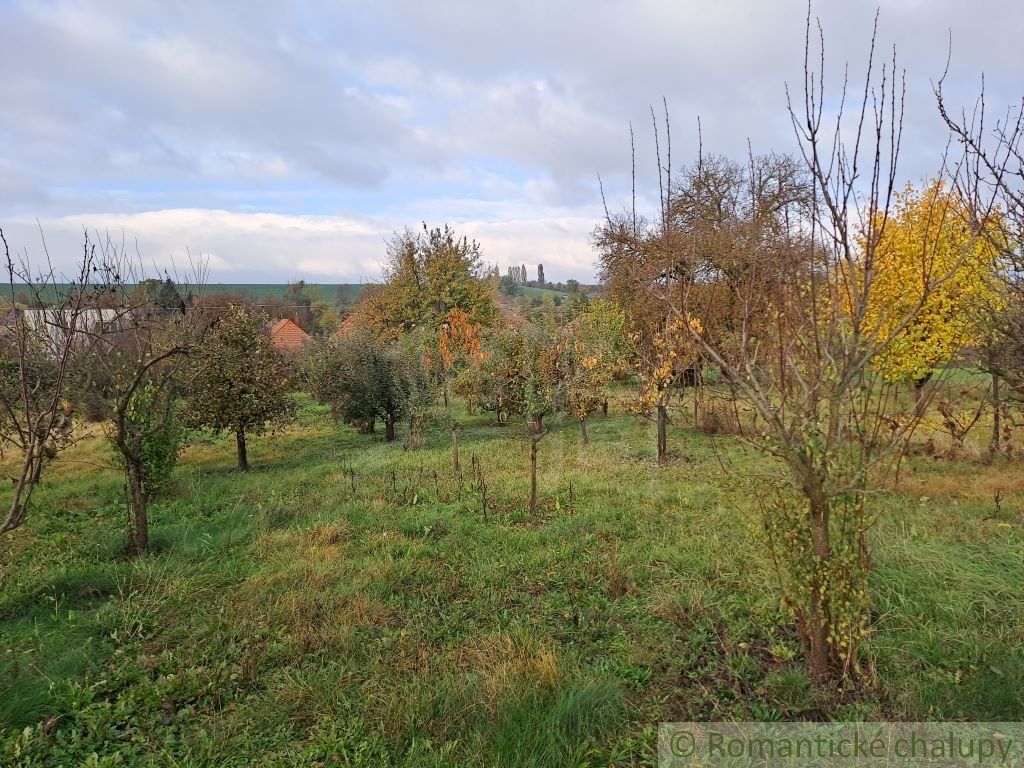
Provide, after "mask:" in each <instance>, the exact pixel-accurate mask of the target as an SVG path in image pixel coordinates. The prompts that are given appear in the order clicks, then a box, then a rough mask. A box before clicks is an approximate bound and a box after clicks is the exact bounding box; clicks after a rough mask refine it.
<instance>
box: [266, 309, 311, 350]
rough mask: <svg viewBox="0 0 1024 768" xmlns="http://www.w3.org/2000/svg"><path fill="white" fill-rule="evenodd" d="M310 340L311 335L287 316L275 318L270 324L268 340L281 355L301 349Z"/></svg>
mask: <svg viewBox="0 0 1024 768" xmlns="http://www.w3.org/2000/svg"><path fill="white" fill-rule="evenodd" d="M312 340H313V337H312V336H310V335H309V334H308V333H306V332H305V331H304V330H302V329H301V328H299V326H298V325H296V324H295V323H294V322H293V321H291V320H289V319H288V318H287V317H283V318H281V319H280V320H275V321H274V322H273V323H272V324H271V326H270V342H271V343H272V344H273V345H274V349H276V350H277V351H278V352H280V353H281V354H283V355H290V354H295V353H297V352H299V351H301V350H302V348H303V347H304V346H306V344H308V343H309V342H310V341H312Z"/></svg>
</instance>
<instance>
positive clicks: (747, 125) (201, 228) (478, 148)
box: [0, 0, 1024, 281]
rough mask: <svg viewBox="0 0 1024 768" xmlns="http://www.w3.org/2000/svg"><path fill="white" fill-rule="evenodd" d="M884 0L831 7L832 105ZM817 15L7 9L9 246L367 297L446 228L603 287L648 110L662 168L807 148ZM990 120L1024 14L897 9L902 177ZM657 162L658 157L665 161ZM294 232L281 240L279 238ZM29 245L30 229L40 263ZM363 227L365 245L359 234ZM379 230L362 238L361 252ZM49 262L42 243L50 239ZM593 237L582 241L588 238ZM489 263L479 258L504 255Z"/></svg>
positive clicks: (731, 6)
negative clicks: (354, 287) (799, 133)
mask: <svg viewBox="0 0 1024 768" xmlns="http://www.w3.org/2000/svg"><path fill="white" fill-rule="evenodd" d="M876 4H877V2H876V0H851V2H847V3H833V2H826V1H825V0H818V2H817V3H815V6H814V11H815V13H818V14H820V16H821V22H822V26H823V30H824V34H825V39H826V56H827V81H826V85H827V86H828V87H829V89H830V91H829V93H830V94H831V96H832V101H831V102H830V103H833V104H834V103H835V96H836V95H837V90H836V89H837V88H838V87H839V86H840V85H841V83H842V79H843V68H844V65H845V63H846V62H850V64H851V67H850V78H851V80H850V82H851V87H854V86H856V85H857V84H859V78H860V77H861V76H862V70H863V63H864V60H865V56H866V53H867V49H868V44H869V41H870V35H871V30H872V26H873V23H874V14H875V9H876ZM805 12H806V5H805V2H804V0H777V1H776V2H771V3H767V2H759V1H758V0H734V1H733V2H727V3H726V2H723V3H706V2H699V1H698V0H680V1H679V2H673V3H665V2H660V1H659V0H632V1H631V2H626V0H609V2H601V3H593V2H584V0H566V2H560V3H556V4H551V3H539V2H525V3H516V4H511V5H506V6H501V7H497V6H494V5H492V4H487V3H479V2H474V1H473V0H447V1H446V2H442V3H431V4H423V3H414V2H411V0H408V1H403V2H398V1H395V2H391V1H389V0H380V2H375V3H373V4H355V3H351V2H340V3H335V4H319V3H305V2H299V1H298V0H295V1H294V2H270V1H269V0H263V1H262V2H261V1H259V0H224V2H218V3H200V2H184V3H162V2H157V1H156V0H47V1H46V2H38V1H36V0H11V1H10V2H7V3H2V4H0V49H2V50H3V51H4V55H5V61H6V62H7V63H6V65H5V66H4V67H3V68H0V104H3V105H4V109H5V119H3V120H0V224H3V225H5V227H6V228H8V229H10V228H11V227H16V228H18V231H19V233H21V232H22V229H23V227H24V224H25V222H32V221H33V219H34V218H35V217H39V218H40V219H42V220H43V222H44V224H45V225H46V228H47V229H51V228H52V229H54V230H55V231H58V230H59V231H60V232H65V231H69V232H71V233H72V234H73V235H75V237H73V238H71V239H72V240H74V239H76V238H77V236H78V235H79V234H80V232H78V229H77V228H80V227H81V226H83V225H87V226H89V227H90V228H96V227H99V228H106V227H113V228H114V229H115V230H118V231H119V230H120V229H121V228H124V229H125V230H126V231H131V232H132V233H133V234H134V235H135V236H137V237H138V238H139V241H140V244H141V247H142V248H143V250H144V251H145V252H146V253H153V254H175V253H177V254H180V253H181V252H182V250H183V248H184V246H185V244H190V245H191V246H193V247H194V248H197V249H199V248H201V249H203V250H205V251H206V252H209V253H211V254H215V255H216V256H217V258H218V259H220V260H221V261H220V262H219V264H220V269H222V270H224V271H225V272H228V271H230V273H231V274H232V275H233V276H234V275H237V276H242V277H245V278H246V279H251V280H257V279H264V280H275V281H277V280H282V279H286V278H288V277H292V278H294V277H300V276H303V275H302V274H295V273H296V272H301V271H303V270H305V271H306V274H308V276H309V277H311V278H317V279H324V278H327V277H330V276H334V277H337V278H339V279H340V278H344V279H357V278H358V277H359V276H364V275H366V276H369V275H371V274H372V275H375V274H376V260H377V259H378V258H380V256H381V254H382V253H383V245H382V241H383V240H384V239H385V238H386V237H387V235H388V233H389V232H390V231H391V230H392V229H395V228H401V227H402V226H405V225H409V224H412V225H415V224H417V222H418V221H420V220H423V219H427V220H428V221H429V222H430V223H432V224H433V223H441V222H443V221H446V220H448V221H455V222H458V223H459V224H460V226H465V227H467V228H470V227H473V228H475V229H473V232H474V233H478V236H479V237H480V239H481V240H482V242H483V245H484V247H485V249H488V250H489V251H490V252H493V254H494V255H495V256H496V257H498V258H500V259H501V260H502V261H504V259H506V258H508V259H510V260H517V263H518V262H521V261H523V260H525V261H527V263H528V264H529V263H531V262H530V261H529V257H527V258H519V257H518V256H517V254H519V253H523V254H535V256H534V258H535V260H537V261H544V263H545V267H546V271H547V273H548V274H549V275H551V276H552V277H555V276H557V274H558V273H557V270H565V273H564V275H561V276H564V277H570V276H574V275H576V276H580V277H586V276H588V275H590V274H592V260H593V258H592V254H590V252H589V249H588V247H587V245H586V234H587V233H589V231H590V229H591V227H592V223H593V222H594V221H595V220H596V219H597V217H599V215H600V204H601V199H600V192H599V190H598V186H597V174H598V173H600V174H601V176H602V179H603V181H604V184H605V190H606V193H607V195H608V200H609V203H610V204H611V205H612V206H613V207H619V206H621V205H623V204H625V203H626V202H628V200H629V196H630V183H631V181H630V180H631V155H630V143H629V142H630V137H629V128H630V125H632V126H633V128H634V133H635V142H636V161H637V178H638V183H639V187H640V190H639V191H640V194H641V198H642V199H643V198H644V197H645V196H649V195H650V194H651V192H652V186H653V185H654V183H655V182H654V179H655V173H656V170H655V153H654V146H653V138H652V131H651V114H650V106H651V105H652V104H653V105H655V107H656V109H657V111H658V112H659V114H660V111H661V103H662V99H663V98H664V100H665V101H666V102H667V104H668V106H669V108H670V111H671V118H672V125H673V146H672V160H673V166H674V167H675V168H678V167H679V166H680V165H681V164H682V163H683V162H687V161H688V160H690V159H692V158H693V156H694V153H695V151H696V144H697V131H696V125H697V118H698V117H700V120H701V126H702V130H703V140H704V148H705V150H708V151H712V152H721V153H725V154H731V155H734V156H735V155H743V154H745V153H746V151H747V145H748V144H747V142H748V140H749V142H750V144H751V145H752V146H753V148H754V150H755V151H759V152H760V151H767V150H769V149H776V150H781V151H792V150H793V149H794V139H793V131H792V127H791V125H790V122H789V118H788V115H787V114H786V110H785V90H784V88H785V83H787V82H789V83H791V84H793V85H794V86H796V87H799V86H800V85H801V84H802V82H803V81H802V78H803V72H802V66H803V41H804V31H805V27H804V20H805V18H804V17H805ZM950 30H952V62H951V63H952V66H951V70H950V76H949V80H948V93H949V95H950V97H951V100H952V102H953V104H954V105H959V104H970V103H972V102H973V99H974V98H975V96H976V94H977V91H978V88H979V85H980V74H981V72H982V71H986V72H987V78H986V85H987V89H988V96H989V104H990V105H991V106H992V108H994V109H997V110H999V109H1001V108H1002V107H1003V106H1004V105H1006V104H1011V103H1017V102H1018V101H1019V99H1020V97H1021V83H1022V82H1024V60H1022V59H1021V57H1020V48H1019V41H1020V39H1022V38H1024V4H1022V3H1020V1H1019V0H978V2H975V3H970V4H968V3H963V2H961V1H960V0H929V1H928V2H927V3H925V2H924V0H882V1H881V8H880V18H879V39H878V54H879V61H881V60H882V59H885V60H888V57H889V55H890V51H891V47H892V46H893V45H895V47H896V49H897V58H898V66H899V67H900V68H901V69H905V71H906V76H907V114H906V120H905V130H904V151H903V154H902V160H903V164H902V168H901V175H902V176H903V177H904V178H906V179H911V180H917V179H920V178H922V177H924V176H927V175H929V174H931V173H934V172H935V170H936V169H937V167H938V163H939V160H940V157H941V154H942V151H943V149H944V147H945V144H946V133H945V131H944V129H943V126H942V125H941V121H940V120H939V119H938V115H937V111H936V109H935V105H934V98H933V95H932V83H933V81H934V80H935V79H936V78H937V77H938V76H939V75H940V74H941V73H942V71H943V68H944V67H945V64H946V57H947V42H948V41H949V36H950ZM661 149H662V151H663V152H664V151H665V150H666V149H667V147H666V146H665V144H664V137H663V142H662V147H661ZM275 217H279V218H275ZM34 226H35V225H34V223H33V224H32V225H31V226H30V227H28V229H27V230H25V231H24V234H25V235H26V237H28V238H29V239H28V241H27V242H31V241H32V240H31V238H32V235H33V231H34ZM352 227H355V228H356V229H352ZM359 227H365V228H367V231H366V232H362V231H358V228H359ZM36 238H38V235H36ZM580 238H582V239H580ZM489 241H490V242H489Z"/></svg>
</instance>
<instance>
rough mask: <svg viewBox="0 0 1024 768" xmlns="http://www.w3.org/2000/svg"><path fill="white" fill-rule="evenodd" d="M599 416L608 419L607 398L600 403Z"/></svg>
mask: <svg viewBox="0 0 1024 768" xmlns="http://www.w3.org/2000/svg"><path fill="white" fill-rule="evenodd" d="M601 415H602V416H604V417H605V418H608V398H607V397H606V398H605V399H604V400H603V401H602V402H601Z"/></svg>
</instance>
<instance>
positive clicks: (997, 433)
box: [989, 373, 1003, 456]
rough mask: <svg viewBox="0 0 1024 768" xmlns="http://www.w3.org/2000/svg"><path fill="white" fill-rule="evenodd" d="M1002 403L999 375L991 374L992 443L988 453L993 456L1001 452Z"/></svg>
mask: <svg viewBox="0 0 1024 768" xmlns="http://www.w3.org/2000/svg"><path fill="white" fill-rule="evenodd" d="M1001 405H1002V403H1000V400H999V374H997V373H993V374H992V443H991V444H990V445H989V452H990V453H991V454H992V455H993V456H995V455H996V454H998V453H999V451H1001V450H1002V447H1003V445H1002V437H1003V436H1002V431H1003V415H1002V413H1000V412H999V409H1000V407H1001Z"/></svg>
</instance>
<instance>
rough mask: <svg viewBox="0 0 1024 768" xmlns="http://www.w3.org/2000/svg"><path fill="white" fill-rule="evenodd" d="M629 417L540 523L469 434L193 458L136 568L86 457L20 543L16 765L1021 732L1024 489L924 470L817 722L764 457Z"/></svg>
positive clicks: (559, 483)
mask: <svg viewBox="0 0 1024 768" xmlns="http://www.w3.org/2000/svg"><path fill="white" fill-rule="evenodd" d="M617 411H618V409H617V408H616V407H615V406H614V405H613V412H612V416H611V417H610V418H607V419H602V418H600V417H597V418H595V419H594V420H593V423H592V426H591V430H590V431H591V438H592V441H593V442H592V444H591V445H590V446H584V445H582V444H581V442H580V439H579V431H578V429H577V428H576V427H575V425H572V424H562V425H555V429H554V431H553V433H552V434H551V435H550V436H549V437H547V438H545V440H543V441H542V443H541V475H540V492H541V499H542V504H541V510H540V512H539V514H538V515H537V516H535V517H531V516H530V515H529V514H528V513H527V511H526V502H527V494H528V461H529V460H528V452H529V451H528V441H527V439H526V438H525V437H524V433H523V429H522V425H521V424H518V423H515V424H509V425H508V426H505V427H500V426H497V425H495V424H494V423H493V417H492V416H489V415H478V416H465V415H463V419H464V421H465V423H466V427H465V429H464V430H463V432H462V435H461V440H460V442H461V447H462V472H461V474H456V473H454V472H453V471H452V467H451V455H450V446H449V443H448V440H447V437H446V436H445V435H444V434H442V433H438V434H434V435H432V436H430V437H429V438H428V441H427V444H426V445H425V446H423V447H419V448H414V447H406V446H404V445H403V444H402V443H401V442H398V443H392V444H385V443H383V442H380V441H379V439H378V438H375V437H374V436H362V435H357V434H356V433H355V432H354V431H353V430H352V429H350V428H348V427H345V426H339V425H336V424H334V423H332V422H331V421H330V419H329V418H328V414H327V413H326V411H325V409H324V408H322V407H320V406H317V405H314V404H312V403H310V402H309V401H308V400H306V399H304V398H302V399H301V409H300V418H299V421H298V423H297V424H296V425H295V426H294V427H292V428H291V429H289V430H288V431H286V432H284V433H282V434H279V435H278V436H276V437H266V438H263V439H259V440H255V441H253V445H252V448H251V450H250V460H251V461H252V462H253V465H254V470H253V471H252V472H250V473H248V474H245V475H243V474H239V473H237V472H236V471H235V469H234V455H233V440H231V439H215V440H210V439H199V440H198V441H196V442H193V444H192V445H191V447H190V448H188V449H187V451H186V454H185V456H184V458H183V462H182V464H181V466H180V467H179V470H178V475H177V480H176V487H175V489H174V490H173V491H172V493H171V494H170V496H169V497H168V498H166V499H165V500H163V501H161V502H159V503H157V504H156V505H155V507H154V509H153V513H152V527H153V540H154V553H153V554H151V555H150V556H147V557H145V558H143V559H141V560H138V561H128V560H125V559H123V558H122V556H121V548H122V544H123V528H124V525H125V511H124V507H123V505H122V502H121V501H120V500H119V499H120V495H119V494H120V493H121V490H122V485H121V482H122V481H121V478H120V477H119V475H118V474H117V473H116V472H113V471H103V470H101V469H98V468H97V467H96V466H95V465H96V464H103V463H107V462H108V461H109V459H110V455H109V453H108V449H107V448H106V446H105V445H104V444H103V442H102V440H101V439H100V438H98V437H95V438H91V439H89V440H86V441H84V442H83V443H82V444H80V445H79V446H78V447H77V448H76V449H75V450H74V451H73V453H71V454H69V455H68V456H67V457H66V460H64V461H62V462H60V463H59V464H58V465H55V467H54V468H53V470H52V474H51V475H50V480H49V482H47V483H46V484H45V485H44V487H43V488H42V489H41V490H40V492H39V496H38V505H37V506H36V508H35V511H34V514H33V516H32V518H31V520H30V522H29V523H28V524H27V525H26V526H25V527H23V528H22V529H19V530H18V531H16V532H15V533H14V535H11V536H8V537H6V538H5V540H4V541H3V543H2V546H3V551H2V562H3V571H2V573H0V578H2V581H3V585H2V592H0V648H2V649H3V650H2V654H3V655H2V657H0V666H2V668H0V723H2V724H3V727H4V730H3V734H4V735H3V738H2V742H0V745H2V747H0V749H2V751H0V764H3V765H12V766H15V765H18V766H39V765H47V766H70V765H159V766H185V765H187V766H234V765H268V766H269V765H274V766H277V765H289V766H291V765H296V766H298V765H302V766H307V765H308V766H313V765H334V764H338V765H353V766H384V765H396V766H509V767H510V768H512V767H513V766H514V767H519V766H552V768H554V767H556V766H557V767H559V768H560V767H562V766H607V765H617V766H626V765H650V764H651V762H650V761H651V759H652V758H651V754H652V748H653V744H654V738H655V733H656V729H657V723H658V722H659V721H662V720H713V719H740V720H774V719H801V718H810V719H821V718H857V719H866V720H871V719H883V718H884V719H910V720H914V719H944V718H964V719H977V720H1016V719H1018V718H1019V717H1020V714H1021V712H1022V711H1024V647H1022V644H1024V638H1022V631H1024V630H1022V627H1024V624H1022V621H1021V619H1022V615H1024V614H1022V609H1024V535H1022V533H1024V532H1022V526H1021V508H1022V502H1024V483H1022V482H1021V480H1020V473H1019V472H1018V471H1016V470H1015V471H1014V472H1010V471H1008V470H1007V469H1006V468H1005V467H1006V466H1007V465H1002V466H1000V465H997V466H984V465H982V464H980V463H979V462H977V461H975V460H963V461H941V462H939V461H936V460H935V459H934V458H932V457H931V456H918V457H914V458H912V459H911V460H910V461H909V463H908V464H907V465H906V466H905V467H904V469H903V472H902V477H901V480H900V485H899V488H898V490H893V491H888V492H885V493H883V494H881V495H879V496H878V497H877V499H875V501H874V504H876V505H877V507H876V508H877V509H878V510H879V511H880V512H881V516H880V522H879V523H878V525H877V526H876V527H875V528H874V529H873V530H872V532H871V543H872V548H873V571H872V577H871V587H872V592H873V598H874V601H873V602H874V606H873V611H872V622H873V631H872V633H871V635H870V637H869V640H868V641H867V646H866V651H865V654H864V657H863V658H864V662H865V667H866V672H867V674H866V676H865V678H864V682H863V683H862V684H861V685H860V686H858V687H857V688H854V689H851V690H848V691H845V692H842V693H841V694H840V695H839V696H838V697H831V698H829V699H821V698H819V697H818V696H817V695H816V694H815V692H814V691H813V690H812V688H811V686H810V685H809V682H808V678H807V674H806V672H805V669H804V667H803V664H802V661H801V653H800V647H799V643H798V640H797V637H796V634H795V631H794V629H793V626H792V624H791V622H790V620H789V618H788V616H787V615H786V613H785V612H784V611H783V610H782V609H781V608H780V606H779V602H778V591H777V588H776V586H775V579H774V576H773V572H772V568H771V565H770V562H769V561H768V558H767V556H766V554H765V551H764V549H763V547H762V546H761V544H760V532H759V522H758V513H757V504H756V488H757V486H756V482H755V480H754V479H753V478H752V477H750V476H749V475H750V473H752V472H755V471H758V470H763V469H765V467H766V465H765V464H764V461H763V460H762V459H761V458H759V457H757V456H756V455H754V454H752V453H751V452H750V451H749V449H747V448H745V447H743V446H741V445H740V444H738V443H737V442H735V441H734V440H733V439H732V438H711V437H708V436H707V435H704V434H703V433H699V432H695V431H691V430H689V429H687V428H686V427H685V426H683V425H682V424H680V425H679V426H676V427H673V428H672V430H671V435H670V438H671V442H670V446H671V449H672V456H671V462H670V463H669V465H668V466H665V467H658V466H657V464H656V462H655V457H654V447H655V441H654V436H653V434H652V429H651V427H650V426H649V425H648V424H647V422H644V421H641V420H638V419H635V418H633V417H630V416H626V415H621V412H618V413H617ZM477 460H479V465H480V467H481V468H482V475H483V480H484V485H485V486H486V489H487V491H486V507H485V505H484V494H483V493H482V492H481V491H480V489H479V483H478V481H477V480H475V479H474V474H475V473H474V469H473V467H474V465H475V464H476V462H477ZM723 461H724V462H726V466H727V467H728V468H729V472H728V473H727V472H723V465H722V462H723ZM1011 466H1012V465H1011ZM996 495H998V496H999V499H1000V502H999V507H998V510H997V508H996V506H995V505H994V501H993V500H994V498H995V497H996ZM91 755H95V757H90V756H91ZM90 761H91V762H90Z"/></svg>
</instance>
